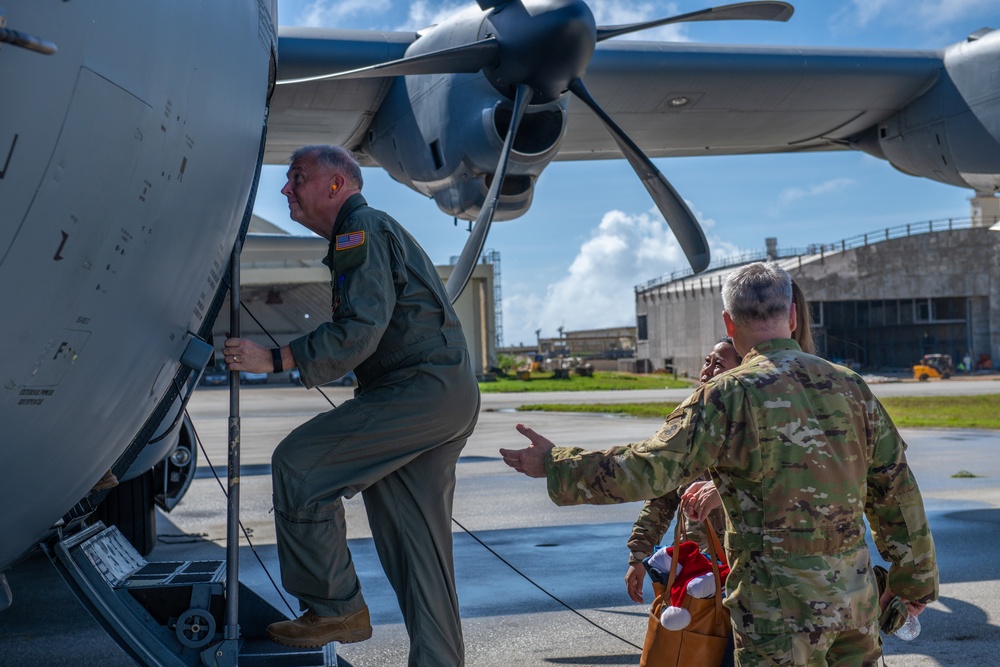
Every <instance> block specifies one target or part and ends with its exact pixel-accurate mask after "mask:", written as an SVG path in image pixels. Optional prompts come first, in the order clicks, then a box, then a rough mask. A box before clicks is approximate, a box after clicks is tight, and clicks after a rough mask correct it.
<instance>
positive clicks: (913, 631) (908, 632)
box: [896, 614, 920, 642]
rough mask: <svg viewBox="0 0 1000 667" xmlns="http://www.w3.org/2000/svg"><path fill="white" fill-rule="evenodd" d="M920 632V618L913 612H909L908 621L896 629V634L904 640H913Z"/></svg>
mask: <svg viewBox="0 0 1000 667" xmlns="http://www.w3.org/2000/svg"><path fill="white" fill-rule="evenodd" d="M919 634H920V619H919V618H917V617H916V616H914V615H913V614H908V615H907V616H906V623H904V624H903V627H901V628H900V629H899V630H896V636H897V637H899V638H900V639H902V640H903V641H904V642H908V641H913V640H914V639H916V638H917V636H918V635H919Z"/></svg>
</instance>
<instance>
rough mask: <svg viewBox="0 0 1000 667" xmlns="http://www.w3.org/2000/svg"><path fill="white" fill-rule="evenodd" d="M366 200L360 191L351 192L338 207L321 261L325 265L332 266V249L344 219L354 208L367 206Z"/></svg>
mask: <svg viewBox="0 0 1000 667" xmlns="http://www.w3.org/2000/svg"><path fill="white" fill-rule="evenodd" d="M367 205H368V202H367V201H365V198H364V197H362V196H361V193H360V192H358V193H357V194H353V195H351V196H350V197H348V198H347V201H345V202H344V205H343V206H341V207H340V213H338V214H337V219H336V220H335V221H334V223H333V233H332V234H330V246H329V248H327V251H326V257H324V258H323V263H324V264H326V265H327V266H333V264H332V262H333V249H334V247H335V246H336V245H337V232H339V231H340V228H341V227H342V226H343V225H344V221H345V220H347V218H348V216H350V215H351V214H352V213H354V212H355V211H356V210H358V209H359V208H361V207H362V206H367Z"/></svg>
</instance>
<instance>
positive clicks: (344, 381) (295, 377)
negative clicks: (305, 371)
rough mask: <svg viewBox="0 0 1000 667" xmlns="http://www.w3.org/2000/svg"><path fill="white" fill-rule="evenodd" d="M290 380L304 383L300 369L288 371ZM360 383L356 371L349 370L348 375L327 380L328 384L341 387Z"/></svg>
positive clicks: (293, 382)
mask: <svg viewBox="0 0 1000 667" xmlns="http://www.w3.org/2000/svg"><path fill="white" fill-rule="evenodd" d="M288 381H289V382H291V383H292V384H302V376H301V375H299V369H298V368H293V369H292V370H290V371H288ZM357 384H358V378H357V377H355V375H354V371H347V375H344V376H342V377H339V378H337V379H336V380H334V381H333V382H327V385H335V386H341V387H353V386H355V385H357Z"/></svg>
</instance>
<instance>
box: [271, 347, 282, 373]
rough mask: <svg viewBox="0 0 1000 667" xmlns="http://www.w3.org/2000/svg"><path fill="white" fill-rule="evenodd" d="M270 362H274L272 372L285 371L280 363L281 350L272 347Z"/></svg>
mask: <svg viewBox="0 0 1000 667" xmlns="http://www.w3.org/2000/svg"><path fill="white" fill-rule="evenodd" d="M271 360H272V361H273V362H274V372H275V373H280V372H281V371H283V370H285V366H284V364H283V363H282V361H281V348H280V347H272V348H271Z"/></svg>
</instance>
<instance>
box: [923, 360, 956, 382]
mask: <svg viewBox="0 0 1000 667" xmlns="http://www.w3.org/2000/svg"><path fill="white" fill-rule="evenodd" d="M954 373H955V367H954V366H952V364H951V355H950V354H925V355H924V356H923V358H922V359H921V360H920V363H919V364H916V365H915V366H914V367H913V379H914V380H920V381H923V380H927V379H929V378H941V379H942V380H947V379H948V378H950V377H951V376H952V375H953V374H954Z"/></svg>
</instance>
